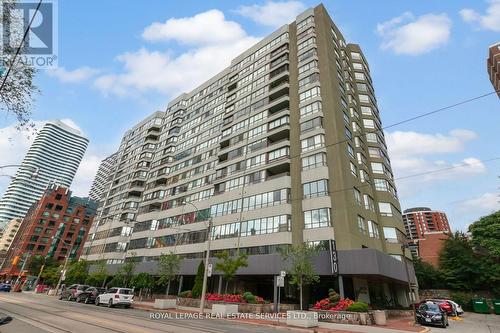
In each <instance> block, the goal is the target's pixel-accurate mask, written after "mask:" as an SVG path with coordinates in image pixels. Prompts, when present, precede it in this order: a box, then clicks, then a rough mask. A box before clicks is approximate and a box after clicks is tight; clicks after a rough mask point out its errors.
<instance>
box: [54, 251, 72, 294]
mask: <svg viewBox="0 0 500 333" xmlns="http://www.w3.org/2000/svg"><path fill="white" fill-rule="evenodd" d="M70 253H71V251H70V252H68V253H67V254H66V259H64V266H63V269H62V271H61V275H59V280H58V281H57V285H56V295H57V292H58V291H59V287H60V286H61V281H62V277H63V275H65V274H66V266H67V265H68V259H69V254H70Z"/></svg>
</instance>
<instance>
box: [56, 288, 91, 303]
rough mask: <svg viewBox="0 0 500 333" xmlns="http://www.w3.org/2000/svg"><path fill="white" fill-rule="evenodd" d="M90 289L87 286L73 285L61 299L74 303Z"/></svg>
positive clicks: (63, 292)
mask: <svg viewBox="0 0 500 333" xmlns="http://www.w3.org/2000/svg"><path fill="white" fill-rule="evenodd" d="M88 287H89V286H88V285H86V284H72V285H71V286H69V287H68V288H66V289H64V290H63V291H62V292H61V294H60V295H59V299H65V300H68V301H73V300H75V299H76V298H77V297H78V295H80V294H81V293H82V292H83V291H84V290H85V289H87V288H88Z"/></svg>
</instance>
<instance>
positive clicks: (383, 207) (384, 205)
mask: <svg viewBox="0 0 500 333" xmlns="http://www.w3.org/2000/svg"><path fill="white" fill-rule="evenodd" d="M378 209H379V211H380V215H382V216H392V205H391V204H390V203H388V202H379V203H378Z"/></svg>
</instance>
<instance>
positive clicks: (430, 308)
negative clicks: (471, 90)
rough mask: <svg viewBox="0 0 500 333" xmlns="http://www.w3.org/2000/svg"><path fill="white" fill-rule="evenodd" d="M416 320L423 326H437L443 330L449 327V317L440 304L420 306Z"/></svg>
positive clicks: (430, 303)
mask: <svg viewBox="0 0 500 333" xmlns="http://www.w3.org/2000/svg"><path fill="white" fill-rule="evenodd" d="M416 319H417V322H418V323H419V324H422V325H436V326H441V327H443V328H446V326H448V315H447V314H446V312H445V311H444V310H443V309H442V308H441V307H440V306H439V305H438V304H436V303H433V302H426V303H423V304H420V306H419V307H418V308H417V310H416Z"/></svg>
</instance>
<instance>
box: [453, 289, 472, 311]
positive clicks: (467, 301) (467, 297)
mask: <svg viewBox="0 0 500 333" xmlns="http://www.w3.org/2000/svg"><path fill="white" fill-rule="evenodd" d="M451 300H452V301H455V302H456V303H458V304H460V306H461V307H462V309H464V311H471V310H472V296H471V294H469V293H465V292H461V291H457V292H453V293H451Z"/></svg>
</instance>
